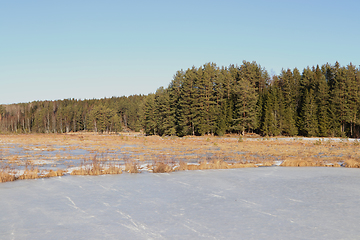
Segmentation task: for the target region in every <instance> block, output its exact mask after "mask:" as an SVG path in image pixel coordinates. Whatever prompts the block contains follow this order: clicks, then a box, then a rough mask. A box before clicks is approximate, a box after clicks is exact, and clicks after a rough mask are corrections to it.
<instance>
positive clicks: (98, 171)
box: [70, 155, 122, 175]
mask: <svg viewBox="0 0 360 240" xmlns="http://www.w3.org/2000/svg"><path fill="white" fill-rule="evenodd" d="M121 173H122V169H121V168H119V167H116V166H113V165H109V166H108V167H106V166H104V165H103V163H102V162H101V160H99V159H98V158H97V156H96V155H95V156H94V157H93V159H92V160H91V161H87V160H84V162H83V163H82V166H81V167H80V168H79V169H75V170H73V171H72V172H71V173H70V174H71V175H103V174H121Z"/></svg>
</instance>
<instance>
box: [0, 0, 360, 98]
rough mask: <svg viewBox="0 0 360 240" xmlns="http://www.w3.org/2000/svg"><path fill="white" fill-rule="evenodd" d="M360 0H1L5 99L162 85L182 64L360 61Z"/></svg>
mask: <svg viewBox="0 0 360 240" xmlns="http://www.w3.org/2000/svg"><path fill="white" fill-rule="evenodd" d="M359 9H360V1H355V0H353V1H349V0H344V1H325V0H312V1H310V0H305V1H304V0H303V1H284V0H278V1H276V0H275V1H266V0H257V1H231V0H223V1H211V0H207V1H205V0H202V1H197V0H191V1H190V0H183V1H165V0H162V1H156V0H155V1H138V0H134V1H116V0H103V1H95V0H86V1H85V0H84V1H77V0H71V1H70V0H62V1H48V0H32V1H20V0H12V1H3V2H2V3H1V4H0V89H1V94H0V104H9V103H18V102H31V101H37V100H57V99H65V98H75V99H92V98H103V97H112V96H124V95H125V96H128V95H133V94H148V93H151V92H155V91H156V89H157V88H159V87H160V86H164V87H167V86H168V84H169V83H170V81H171V80H172V78H173V75H174V74H175V73H176V71H178V70H181V69H187V68H191V67H192V66H195V67H200V66H202V65H203V64H205V63H207V62H214V63H216V64H217V65H218V66H229V65H230V64H238V65H240V64H241V63H242V61H243V60H246V61H250V62H252V61H256V62H257V63H258V64H260V65H261V66H262V67H264V68H265V69H266V70H267V71H268V72H269V74H279V73H280V71H281V69H282V68H284V69H287V68H290V69H293V68H295V67H297V68H298V69H299V70H300V72H302V70H303V69H304V68H305V67H307V66H313V65H316V64H319V65H322V64H325V63H327V62H328V63H330V64H334V63H335V61H338V62H339V63H340V64H341V65H342V66H344V65H347V64H349V63H350V62H352V63H353V64H354V65H356V66H358V65H359V64H360V31H359V28H360V17H359V13H358V11H359Z"/></svg>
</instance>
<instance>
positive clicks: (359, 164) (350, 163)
mask: <svg viewBox="0 0 360 240" xmlns="http://www.w3.org/2000/svg"><path fill="white" fill-rule="evenodd" d="M343 166H344V167H347V168H360V161H359V160H358V159H353V158H350V159H347V160H345V162H344V163H343Z"/></svg>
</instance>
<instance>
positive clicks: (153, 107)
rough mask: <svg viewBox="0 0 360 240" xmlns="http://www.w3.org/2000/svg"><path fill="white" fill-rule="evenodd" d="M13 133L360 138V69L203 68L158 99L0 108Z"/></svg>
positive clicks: (180, 75) (182, 75)
mask: <svg viewBox="0 0 360 240" xmlns="http://www.w3.org/2000/svg"><path fill="white" fill-rule="evenodd" d="M0 114H1V115H0V117H1V118H0V120H1V122H0V130H1V131H2V132H3V133H4V132H12V133H32V132H43V133H56V132H58V133H64V132H71V131H72V132H77V131H84V130H85V131H94V132H100V133H102V132H119V131H123V130H132V131H139V130H143V131H144V132H145V133H146V134H147V135H161V136H162V135H177V136H185V135H205V134H212V135H219V136H222V135H224V134H226V133H240V134H245V133H257V134H260V135H263V136H279V135H283V136H306V137H311V136H318V137H357V138H358V137H360V118H359V116H360V69H359V68H357V67H356V66H354V65H352V64H351V63H350V64H349V65H347V66H340V64H339V63H338V62H336V63H335V64H334V65H330V64H324V65H322V66H319V65H318V66H313V67H307V68H305V69H303V70H302V72H300V71H299V70H298V69H297V68H295V69H293V70H290V69H287V70H284V69H283V70H282V71H281V73H280V74H279V75H277V76H276V75H275V76H269V74H268V72H267V71H266V70H265V69H264V68H262V67H261V66H260V65H259V64H257V63H256V62H251V63H250V62H246V61H243V63H242V64H241V65H240V66H238V65H236V66H235V65H230V66H229V67H218V66H217V65H216V64H214V63H207V64H204V65H203V66H201V67H199V68H196V67H192V68H189V69H187V70H181V71H178V72H176V74H175V75H174V78H173V80H172V81H171V82H170V84H169V86H168V87H167V88H164V87H160V88H159V89H158V90H157V91H156V93H154V94H149V95H133V96H129V97H113V98H105V99H99V100H96V99H93V100H75V99H65V100H57V101H37V102H31V103H20V104H10V105H2V106H0Z"/></svg>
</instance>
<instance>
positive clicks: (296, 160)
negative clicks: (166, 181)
mask: <svg viewBox="0 0 360 240" xmlns="http://www.w3.org/2000/svg"><path fill="white" fill-rule="evenodd" d="M359 149H360V143H359V142H358V141H357V140H356V139H321V138H260V137H255V138H254V137H239V136H235V135H231V136H226V137H214V136H203V137H191V136H188V137H183V138H179V137H158V136H143V135H140V134H129V133H122V134H112V135H99V134H92V133H78V134H28V135H1V136H0V164H1V169H2V170H1V171H0V175H1V174H3V175H4V174H7V173H10V175H16V176H21V175H24V177H22V178H24V179H26V178H36V176H49V177H50V176H59V175H62V174H63V173H73V174H80V175H82V174H85V175H86V174H90V175H91V174H92V173H90V172H89V171H90V170H92V169H95V168H97V167H98V168H99V169H100V170H99V171H98V172H97V173H100V174H102V173H104V172H105V169H110V167H111V168H112V170H109V171H108V170H106V171H108V172H111V173H112V172H114V173H121V172H122V170H126V171H130V172H141V171H142V170H143V171H154V172H155V170H159V171H160V172H161V171H165V172H167V171H172V170H174V169H177V170H196V169H209V168H237V167H254V166H255V167H256V166H272V165H280V164H282V166H334V167H339V166H346V167H359V166H360V162H359V159H360V151H359ZM162 163H164V164H162ZM180 163H182V165H181V164H180ZM161 164H162V165H161ZM184 164H186V165H187V167H183V166H185V165H184ZM166 165H168V166H169V168H167V167H166ZM126 166H127V167H126ZM134 166H135V170H134ZM79 169H80V170H81V171H80V170H79ZM102 169H103V170H102ZM131 169H133V170H131ZM166 169H167V170H166ZM94 174H95V173H94ZM95 175H96V174H95ZM0 177H1V176H0ZM20 179H21V178H20Z"/></svg>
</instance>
